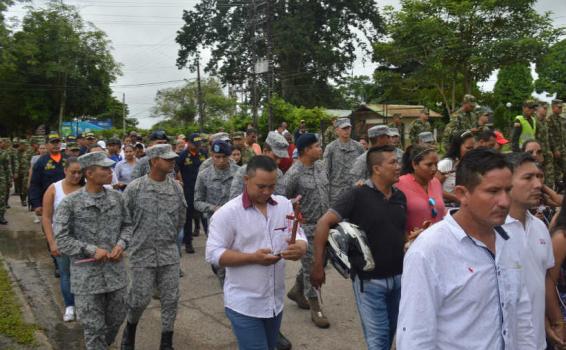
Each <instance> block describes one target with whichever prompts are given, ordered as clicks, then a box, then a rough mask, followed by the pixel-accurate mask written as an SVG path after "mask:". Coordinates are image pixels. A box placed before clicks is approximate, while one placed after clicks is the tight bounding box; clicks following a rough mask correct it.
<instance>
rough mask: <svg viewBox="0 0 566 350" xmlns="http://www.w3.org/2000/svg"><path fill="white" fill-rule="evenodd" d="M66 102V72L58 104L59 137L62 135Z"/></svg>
mask: <svg viewBox="0 0 566 350" xmlns="http://www.w3.org/2000/svg"><path fill="white" fill-rule="evenodd" d="M66 100H67V72H64V73H63V93H62V94H61V103H60V104H59V135H63V114H65V101H66Z"/></svg>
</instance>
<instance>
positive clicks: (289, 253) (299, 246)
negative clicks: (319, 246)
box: [281, 241, 307, 261]
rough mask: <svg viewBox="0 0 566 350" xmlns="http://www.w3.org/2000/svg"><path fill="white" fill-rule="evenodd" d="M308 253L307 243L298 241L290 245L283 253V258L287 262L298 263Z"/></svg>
mask: <svg viewBox="0 0 566 350" xmlns="http://www.w3.org/2000/svg"><path fill="white" fill-rule="evenodd" d="M306 252H307V245H306V242H305V241H296V242H295V243H293V244H289V246H288V247H287V250H285V251H284V252H282V253H281V257H282V258H283V259H285V260H292V261H297V260H299V259H300V258H301V257H302V256H303V255H305V253H306Z"/></svg>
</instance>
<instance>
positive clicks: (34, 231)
mask: <svg viewBox="0 0 566 350" xmlns="http://www.w3.org/2000/svg"><path fill="white" fill-rule="evenodd" d="M18 202H19V201H17V197H15V196H12V197H11V198H10V203H11V205H12V209H9V210H8V213H7V219H8V221H9V222H10V223H9V225H7V226H0V253H1V254H2V255H3V257H4V259H5V261H6V263H7V265H8V268H9V269H10V271H11V273H12V274H13V275H14V276H15V278H16V280H17V282H18V285H19V287H20V289H21V290H22V292H23V295H24V297H25V299H26V301H27V302H28V304H29V306H30V308H31V310H32V312H33V314H34V317H35V319H36V323H37V324H38V326H39V327H40V328H41V329H42V330H43V332H44V333H45V335H46V336H47V338H48V339H49V342H50V344H51V345H52V347H53V348H54V349H65V350H67V349H72V350H74V349H84V344H83V340H82V329H81V327H80V325H79V324H78V323H77V322H70V323H64V322H63V321H62V314H63V302H62V298H61V295H60V292H59V284H58V282H59V280H58V279H56V278H54V276H53V263H52V261H51V258H50V256H49V255H48V252H47V248H46V243H45V240H44V238H43V235H42V233H41V229H40V226H39V224H34V223H33V221H32V220H33V219H32V214H31V213H29V212H27V209H25V208H23V207H21V205H20V204H19V203H18ZM205 239H206V238H205V237H204V236H203V235H201V236H199V237H196V238H195V241H194V244H195V248H196V250H197V253H196V254H194V255H188V254H184V253H183V257H182V259H181V267H182V270H183V271H184V272H185V277H183V278H181V280H180V288H181V298H180V300H179V309H178V313H177V320H176V323H175V335H174V345H175V349H178V350H183V349H197V350H198V349H202V350H216V349H218V350H221V349H222V350H224V349H237V345H236V341H235V338H234V336H233V335H232V331H231V327H230V322H229V321H228V319H227V318H226V316H225V314H224V307H223V302H222V291H221V289H220V286H219V283H218V280H217V279H216V277H215V276H214V275H213V274H212V272H211V270H210V267H209V266H208V264H206V262H205V261H204V245H205ZM298 267H299V264H298V263H289V264H288V265H287V271H286V288H287V290H289V289H290V288H291V287H292V284H293V283H294V276H295V273H296V271H297V270H298ZM322 293H323V302H324V304H323V310H324V311H325V312H326V314H327V316H328V318H329V320H330V322H331V327H330V328H329V329H319V328H317V327H316V326H314V324H313V323H312V322H311V320H310V313H309V311H304V310H300V309H299V308H298V307H297V306H296V305H295V304H294V303H293V302H292V301H290V300H287V299H286V300H285V310H284V316H283V325H282V332H283V333H284V334H285V335H286V336H288V338H289V339H290V340H291V341H292V342H293V348H294V349H324V350H335V349H336V350H338V349H340V350H349V349H352V350H355V349H364V348H365V346H364V345H365V344H364V342H363V335H362V331H361V326H360V323H359V318H358V315H357V311H356V308H355V303H354V296H353V293H352V287H351V282H350V281H349V280H345V279H343V278H342V277H341V276H339V275H338V274H337V273H336V272H335V271H334V270H333V269H332V268H329V269H327V284H326V285H325V287H324V288H323V292H322ZM120 337H121V332H120V333H119V335H118V338H117V341H116V343H118V342H119V340H120ZM159 337H160V313H159V301H157V300H153V301H152V302H151V304H150V305H149V307H148V309H147V310H146V311H145V313H144V315H143V317H142V319H141V321H140V324H139V326H138V332H137V347H136V348H137V349H138V350H145V349H148V350H149V349H151V350H153V349H158V348H159ZM116 343H115V344H114V345H113V347H111V349H118V348H119V346H117V345H116Z"/></svg>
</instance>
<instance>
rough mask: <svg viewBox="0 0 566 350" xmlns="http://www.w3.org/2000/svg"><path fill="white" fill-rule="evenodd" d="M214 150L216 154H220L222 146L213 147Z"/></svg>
mask: <svg viewBox="0 0 566 350" xmlns="http://www.w3.org/2000/svg"><path fill="white" fill-rule="evenodd" d="M212 150H213V151H214V153H220V145H219V144H215V145H214V147H212Z"/></svg>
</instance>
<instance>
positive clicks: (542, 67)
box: [535, 39, 566, 99]
mask: <svg viewBox="0 0 566 350" xmlns="http://www.w3.org/2000/svg"><path fill="white" fill-rule="evenodd" d="M565 62H566V39H564V40H562V41H560V42H558V43H556V44H554V45H553V46H552V47H551V48H550V49H549V50H548V53H547V54H546V55H543V56H541V58H540V59H539V60H538V61H537V62H536V72H537V74H538V79H537V81H536V83H535V87H536V90H537V92H538V93H543V92H545V91H546V92H547V93H556V95H557V97H558V98H562V99H566V64H565Z"/></svg>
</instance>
